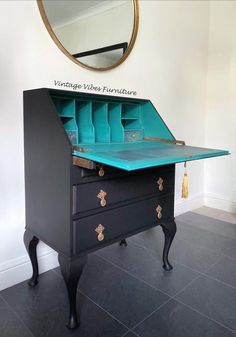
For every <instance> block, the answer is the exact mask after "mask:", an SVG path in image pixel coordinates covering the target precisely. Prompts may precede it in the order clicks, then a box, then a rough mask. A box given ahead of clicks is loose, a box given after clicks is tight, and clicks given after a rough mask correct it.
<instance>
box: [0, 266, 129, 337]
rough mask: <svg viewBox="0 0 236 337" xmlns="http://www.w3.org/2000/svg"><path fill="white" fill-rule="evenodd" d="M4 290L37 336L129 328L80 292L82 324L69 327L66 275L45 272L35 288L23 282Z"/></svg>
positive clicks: (99, 336) (94, 336)
mask: <svg viewBox="0 0 236 337" xmlns="http://www.w3.org/2000/svg"><path fill="white" fill-rule="evenodd" d="M2 294H3V296H4V298H5V299H6V300H7V301H8V303H9V304H10V305H11V306H12V307H14V310H16V311H17V314H18V315H19V316H20V317H21V319H22V320H23V321H24V323H25V324H26V325H27V326H28V327H29V329H30V330H31V331H32V332H33V334H34V335H35V337H69V336H72V335H73V336H78V337H87V336H89V337H113V336H115V337H120V336H122V334H124V333H125V332H126V331H127V329H126V328H125V327H124V326H123V325H121V324H120V323H119V322H117V321H116V320H114V319H113V318H112V317H110V316H109V315H108V314H107V313H105V312H104V311H103V310H102V309H100V308H99V307H98V306H97V305H95V304H94V303H93V302H91V301H90V300H89V299H88V298H86V297H85V296H84V295H82V294H80V293H79V292H78V298H77V302H78V313H79V314H80V320H81V325H80V327H79V329H77V330H75V331H73V332H71V331H69V330H68V329H67V328H66V326H65V325H66V323H67V319H68V310H69V308H68V303H67V293H66V288H65V285H64V282H63V280H62V278H60V277H58V275H56V273H53V272H47V273H45V274H43V275H41V277H40V280H39V284H38V285H37V286H36V287H35V288H29V287H28V285H27V284H26V282H23V283H21V284H18V285H16V286H14V287H12V288H9V289H7V290H5V291H3V292H2ZM1 337H2V336H1ZM7 337H8V336H7ZM14 337H15V336H14ZM20 337H23V336H20Z"/></svg>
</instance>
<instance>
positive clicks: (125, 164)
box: [74, 141, 229, 171]
mask: <svg viewBox="0 0 236 337" xmlns="http://www.w3.org/2000/svg"><path fill="white" fill-rule="evenodd" d="M83 146H84V151H85V152H79V151H75V152H74V155H76V156H79V157H82V158H86V159H90V160H93V161H96V162H99V163H102V164H106V165H110V166H114V167H117V168H121V169H124V170H127V171H133V170H138V169H142V168H148V167H153V166H161V165H167V164H175V163H180V162H185V161H191V160H197V159H204V158H210V157H217V156H223V155H227V154H229V152H228V151H225V150H216V149H208V148H200V147H193V146H186V145H176V144H169V143H163V142H158V141H140V142H135V143H124V144H120V143H119V144H118V143H117V144H99V145H90V144H89V145H86V144H83Z"/></svg>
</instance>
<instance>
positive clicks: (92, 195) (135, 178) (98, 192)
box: [73, 169, 174, 215]
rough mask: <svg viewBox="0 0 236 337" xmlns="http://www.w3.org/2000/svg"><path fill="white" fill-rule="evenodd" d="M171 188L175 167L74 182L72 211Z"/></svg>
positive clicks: (168, 191)
mask: <svg viewBox="0 0 236 337" xmlns="http://www.w3.org/2000/svg"><path fill="white" fill-rule="evenodd" d="M173 192H174V170H172V169H169V170H166V169H165V170H163V169H156V170H154V171H152V172H150V173H148V174H143V173H141V174H133V175H127V176H124V177H118V178H115V179H108V180H101V181H95V182H91V183H87V184H80V185H75V186H73V215H75V214H77V213H81V212H85V211H89V210H94V209H97V208H100V209H101V211H105V210H106V209H107V208H109V206H112V205H114V204H117V203H120V202H123V201H129V200H134V199H136V198H142V197H145V196H148V195H156V196H158V195H160V196H162V195H165V194H169V193H173Z"/></svg>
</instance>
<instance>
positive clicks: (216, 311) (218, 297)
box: [177, 276, 236, 330]
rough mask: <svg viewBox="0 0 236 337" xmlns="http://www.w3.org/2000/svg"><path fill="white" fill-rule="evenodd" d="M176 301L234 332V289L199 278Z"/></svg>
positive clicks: (235, 320) (235, 306)
mask: <svg viewBox="0 0 236 337" xmlns="http://www.w3.org/2000/svg"><path fill="white" fill-rule="evenodd" d="M177 299H179V300H180V301H182V302H183V303H186V304H187V305H190V306H191V307H193V308H195V309H197V310H198V311H200V312H202V313H203V314H205V315H207V316H208V317H210V318H212V319H214V320H216V321H217V322H219V323H221V324H223V325H224V326H226V327H228V328H230V329H232V330H234V329H235V330H236V289H234V288H231V287H229V286H226V285H225V284H222V283H220V282H218V281H215V280H213V279H210V278H208V277H205V276H201V277H200V278H198V279H197V280H196V281H194V282H193V283H192V284H191V285H190V286H188V287H187V288H185V289H184V290H183V292H181V293H180V294H179V295H178V296H177Z"/></svg>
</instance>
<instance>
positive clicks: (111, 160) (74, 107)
mask: <svg viewBox="0 0 236 337" xmlns="http://www.w3.org/2000/svg"><path fill="white" fill-rule="evenodd" d="M50 97H51V99H52V102H53V105H54V108H55V110H56V113H57V114H58V117H59V119H60V122H61V124H62V125H63V127H64V130H65V133H66V135H67V137H68V139H69V141H70V143H71V145H73V146H79V147H82V148H84V149H85V150H84V152H79V151H74V152H73V155H74V156H78V157H82V158H85V159H89V160H92V161H95V162H98V163H100V164H106V165H110V166H114V167H117V168H121V169H124V170H128V171H132V170H138V169H142V168H147V167H153V166H161V165H167V164H174V163H180V162H184V161H190V160H196V159H204V158H209V157H216V156H223V155H227V154H229V152H228V151H224V150H215V149H207V148H198V147H191V146H186V145H177V144H175V138H174V136H173V134H172V133H171V131H170V130H169V128H168V126H167V125H166V124H165V122H164V120H163V119H162V117H161V116H160V114H159V113H158V111H157V110H156V108H155V107H154V105H153V104H152V103H151V101H150V100H146V99H136V98H127V97H118V96H105V95H94V94H87V93H82V92H80V93H79V92H65V91H60V90H50ZM147 138H149V140H147ZM152 138H155V141H154V140H152ZM156 139H159V140H160V139H162V141H157V140H156ZM163 140H164V142H163ZM165 141H167V142H165ZM168 141H169V142H171V143H168Z"/></svg>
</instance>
